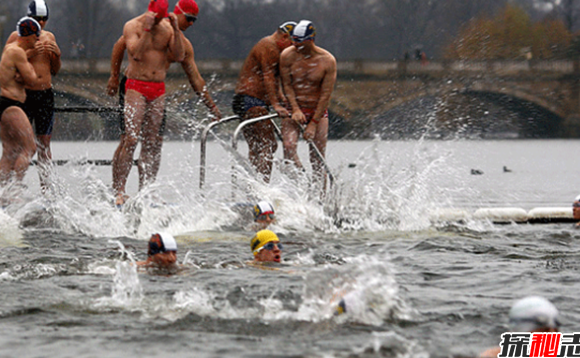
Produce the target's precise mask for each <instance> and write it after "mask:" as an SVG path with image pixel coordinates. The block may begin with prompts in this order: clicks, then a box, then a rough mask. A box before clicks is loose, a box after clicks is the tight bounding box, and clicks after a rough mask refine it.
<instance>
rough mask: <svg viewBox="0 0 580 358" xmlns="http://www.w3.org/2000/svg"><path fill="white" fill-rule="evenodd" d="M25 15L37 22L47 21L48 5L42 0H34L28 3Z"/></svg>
mask: <svg viewBox="0 0 580 358" xmlns="http://www.w3.org/2000/svg"><path fill="white" fill-rule="evenodd" d="M27 15H28V16H29V17H31V18H33V19H34V20H36V21H38V22H39V23H40V22H41V21H48V5H47V4H46V2H44V0H34V1H32V2H31V3H30V4H28V13H27Z"/></svg>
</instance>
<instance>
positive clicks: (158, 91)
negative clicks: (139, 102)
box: [125, 78, 165, 101]
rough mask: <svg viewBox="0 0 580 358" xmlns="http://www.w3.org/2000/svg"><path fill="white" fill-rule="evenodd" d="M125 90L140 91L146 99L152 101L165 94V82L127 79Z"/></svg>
mask: <svg viewBox="0 0 580 358" xmlns="http://www.w3.org/2000/svg"><path fill="white" fill-rule="evenodd" d="M125 90H126V91H128V90H133V91H137V92H139V93H141V94H142V95H143V96H144V97H145V99H147V100H148V101H153V100H154V99H157V98H159V97H160V96H162V95H164V94H165V82H147V81H141V80H133V79H130V78H129V79H127V84H125Z"/></svg>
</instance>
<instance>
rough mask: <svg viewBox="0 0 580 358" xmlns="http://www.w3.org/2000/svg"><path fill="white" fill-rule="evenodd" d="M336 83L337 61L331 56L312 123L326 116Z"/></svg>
mask: <svg viewBox="0 0 580 358" xmlns="http://www.w3.org/2000/svg"><path fill="white" fill-rule="evenodd" d="M335 83H336V60H335V59H334V56H332V55H330V58H329V60H328V66H327V68H326V73H325V74H324V78H323V79H322V85H321V91H320V98H319V99H318V105H317V106H316V111H315V112H314V116H313V117H312V122H314V123H318V122H320V118H322V116H324V113H325V112H326V110H327V109H328V106H329V104H330V96H331V95H332V91H333V90H334V84H335Z"/></svg>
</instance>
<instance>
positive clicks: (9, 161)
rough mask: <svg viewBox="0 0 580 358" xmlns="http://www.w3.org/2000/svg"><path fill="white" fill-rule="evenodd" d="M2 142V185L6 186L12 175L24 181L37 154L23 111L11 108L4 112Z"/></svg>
mask: <svg viewBox="0 0 580 358" xmlns="http://www.w3.org/2000/svg"><path fill="white" fill-rule="evenodd" d="M0 140H2V158H1V159H0V183H2V184H6V182H7V181H8V180H10V179H11V177H12V175H15V177H16V179H17V180H18V181H22V179H24V175H25V174H26V170H28V167H29V166H30V160H31V159H32V156H33V155H34V153H35V152H36V143H35V142H34V133H33V132H32V127H31V126H30V122H29V121H28V117H26V114H25V113H24V111H23V110H22V109H20V108H18V107H10V108H8V109H6V110H5V111H4V113H3V114H2V118H1V121H0Z"/></svg>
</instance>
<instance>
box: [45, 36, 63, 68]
mask: <svg viewBox="0 0 580 358" xmlns="http://www.w3.org/2000/svg"><path fill="white" fill-rule="evenodd" d="M49 36H50V38H51V41H50V42H49V43H48V45H47V47H48V51H50V52H52V54H53V55H52V56H50V57H49V58H50V74H51V75H52V76H56V74H57V73H58V71H60V67H61V66H62V63H61V61H60V56H61V52H60V47H58V44H57V43H56V38H55V37H54V35H53V34H52V33H50V34H49Z"/></svg>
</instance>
